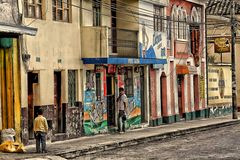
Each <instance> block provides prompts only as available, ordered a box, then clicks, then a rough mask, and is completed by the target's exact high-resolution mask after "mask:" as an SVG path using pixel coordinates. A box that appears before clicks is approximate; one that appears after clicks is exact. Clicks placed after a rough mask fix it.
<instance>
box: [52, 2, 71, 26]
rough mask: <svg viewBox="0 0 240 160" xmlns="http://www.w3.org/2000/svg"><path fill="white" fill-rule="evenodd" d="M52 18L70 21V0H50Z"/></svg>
mask: <svg viewBox="0 0 240 160" xmlns="http://www.w3.org/2000/svg"><path fill="white" fill-rule="evenodd" d="M52 15H53V20H55V21H62V22H71V0H52Z"/></svg>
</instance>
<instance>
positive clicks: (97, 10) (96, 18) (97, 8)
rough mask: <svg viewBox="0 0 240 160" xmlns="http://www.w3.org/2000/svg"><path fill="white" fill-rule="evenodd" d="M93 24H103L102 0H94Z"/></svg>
mask: <svg viewBox="0 0 240 160" xmlns="http://www.w3.org/2000/svg"><path fill="white" fill-rule="evenodd" d="M92 2H93V26H101V0H93V1H92Z"/></svg>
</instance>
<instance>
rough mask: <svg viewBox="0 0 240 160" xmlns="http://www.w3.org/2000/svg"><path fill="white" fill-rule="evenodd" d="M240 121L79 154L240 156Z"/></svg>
mask: <svg viewBox="0 0 240 160" xmlns="http://www.w3.org/2000/svg"><path fill="white" fill-rule="evenodd" d="M239 136H240V125H234V126H229V127H223V128H218V129H215V130H211V131H204V132H201V133H195V134H190V135H185V136H181V137H176V138H172V139H169V140H164V141H162V142H153V143H146V144H141V145H138V146H132V147H127V148H120V149H117V150H110V151H107V152H103V153H99V154H93V155H87V156H82V157H78V158H76V159H75V160H82V159H86V160H87V159H94V160H100V159H121V160H123V159H128V160H129V159H161V160H163V159H174V160H175V159H176V160H177V159H198V160H199V159H208V160H209V159H213V160H214V159H229V160H230V159H231V160H233V159H239V157H240V153H239V148H240V141H239Z"/></svg>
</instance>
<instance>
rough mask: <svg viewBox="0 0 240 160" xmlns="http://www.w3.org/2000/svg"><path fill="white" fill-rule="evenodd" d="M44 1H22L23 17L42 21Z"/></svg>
mask: <svg viewBox="0 0 240 160" xmlns="http://www.w3.org/2000/svg"><path fill="white" fill-rule="evenodd" d="M43 1H44V0H24V15H25V17H27V18H36V19H43V11H42V8H43Z"/></svg>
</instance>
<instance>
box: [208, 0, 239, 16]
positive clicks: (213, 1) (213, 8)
mask: <svg viewBox="0 0 240 160" xmlns="http://www.w3.org/2000/svg"><path fill="white" fill-rule="evenodd" d="M231 1H232V0H208V3H207V9H206V14H207V15H216V16H229V15H230V14H231ZM235 14H239V15H240V4H239V2H237V1H235Z"/></svg>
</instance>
